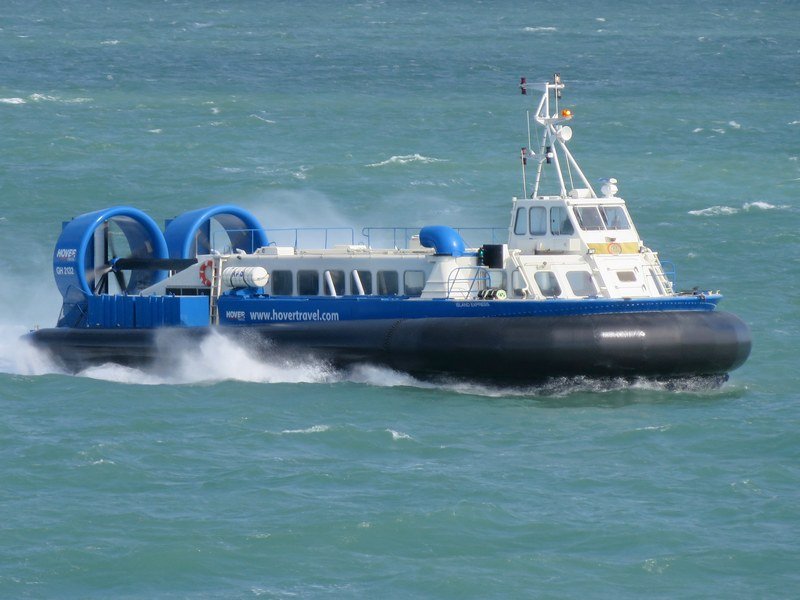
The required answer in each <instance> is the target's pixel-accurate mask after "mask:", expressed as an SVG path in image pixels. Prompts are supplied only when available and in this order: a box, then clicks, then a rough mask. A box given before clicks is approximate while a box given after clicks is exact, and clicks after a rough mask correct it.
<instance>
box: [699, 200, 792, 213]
mask: <svg viewBox="0 0 800 600" xmlns="http://www.w3.org/2000/svg"><path fill="white" fill-rule="evenodd" d="M790 208H791V206H787V205H784V204H781V205H775V204H770V203H769V202H762V201H755V202H745V203H744V204H742V206H741V208H735V207H733V206H709V207H708V208H703V209H700V210H690V211H689V214H690V215H694V216H698V217H716V216H719V215H735V214H737V213H740V212H750V211H753V210H787V209H790Z"/></svg>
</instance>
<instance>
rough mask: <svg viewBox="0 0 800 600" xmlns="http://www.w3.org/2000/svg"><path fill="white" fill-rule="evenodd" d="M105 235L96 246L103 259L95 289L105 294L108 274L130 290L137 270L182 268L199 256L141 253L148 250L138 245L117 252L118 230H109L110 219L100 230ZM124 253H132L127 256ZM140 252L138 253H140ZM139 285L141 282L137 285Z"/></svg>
mask: <svg viewBox="0 0 800 600" xmlns="http://www.w3.org/2000/svg"><path fill="white" fill-rule="evenodd" d="M99 233H100V234H101V235H102V236H103V238H102V248H99V247H98V246H99V244H100V240H98V244H97V245H96V246H95V252H97V254H101V255H102V256H103V258H104V262H103V263H102V264H100V265H98V266H97V267H95V268H94V270H93V281H94V293H95V294H105V293H108V278H109V274H111V273H113V274H114V279H115V281H116V284H117V289H118V290H119V293H122V294H127V292H128V287H129V286H131V285H134V284H135V283H137V279H138V277H137V276H134V272H136V271H173V272H178V271H183V270H184V269H186V268H188V267H190V266H191V265H193V264H196V263H197V259H196V258H148V257H146V256H141V254H142V253H146V252H148V250H147V249H146V248H137V249H136V250H135V251H132V252H130V253H128V252H123V253H122V254H123V256H122V257H120V253H119V252H117V248H116V247H115V243H114V238H115V237H116V235H119V232H112V231H110V230H109V222H108V221H106V222H105V223H103V228H102V230H101V231H100V232H99ZM124 254H129V255H128V256H124ZM137 254H138V255H139V256H137ZM123 271H129V272H130V275H129V276H128V277H127V280H126V277H125V273H124V272H123ZM137 287H138V286H137Z"/></svg>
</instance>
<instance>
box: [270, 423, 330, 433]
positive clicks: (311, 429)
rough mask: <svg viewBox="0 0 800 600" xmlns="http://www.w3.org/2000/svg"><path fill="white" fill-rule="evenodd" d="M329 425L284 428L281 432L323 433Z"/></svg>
mask: <svg viewBox="0 0 800 600" xmlns="http://www.w3.org/2000/svg"><path fill="white" fill-rule="evenodd" d="M329 429H330V426H328V425H313V426H311V427H308V428H306V429H284V430H283V431H281V433H282V434H291V433H323V432H325V431H328V430H329Z"/></svg>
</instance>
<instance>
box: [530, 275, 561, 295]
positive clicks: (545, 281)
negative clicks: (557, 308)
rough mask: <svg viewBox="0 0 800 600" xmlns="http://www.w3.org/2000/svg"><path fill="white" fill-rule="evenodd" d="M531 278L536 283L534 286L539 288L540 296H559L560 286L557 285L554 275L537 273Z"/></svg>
mask: <svg viewBox="0 0 800 600" xmlns="http://www.w3.org/2000/svg"><path fill="white" fill-rule="evenodd" d="M533 278H534V280H535V281H536V285H538V286H539V291H541V292H542V296H545V297H547V298H557V297H558V296H560V295H561V286H560V285H558V280H557V279H556V275H555V273H553V272H552V271H538V272H537V273H536V275H534V276H533Z"/></svg>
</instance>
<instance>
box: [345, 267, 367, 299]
mask: <svg viewBox="0 0 800 600" xmlns="http://www.w3.org/2000/svg"><path fill="white" fill-rule="evenodd" d="M356 273H358V278H359V279H360V280H361V287H363V288H364V294H366V295H367V296H369V295H370V294H371V293H372V273H371V272H370V271H356ZM350 289H351V290H352V293H353V295H355V296H357V295H358V294H359V291H358V285H357V284H356V278H355V276H354V275H353V273H352V272H351V273H350Z"/></svg>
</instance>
